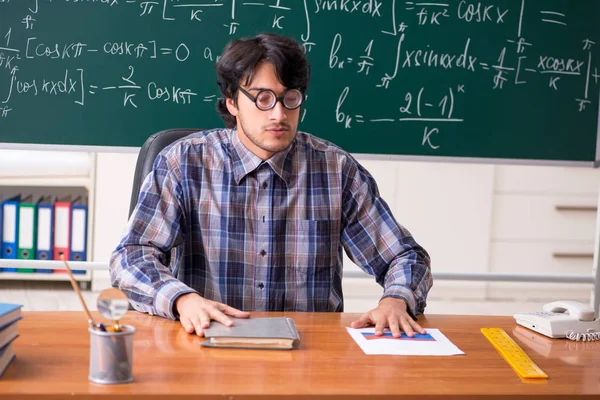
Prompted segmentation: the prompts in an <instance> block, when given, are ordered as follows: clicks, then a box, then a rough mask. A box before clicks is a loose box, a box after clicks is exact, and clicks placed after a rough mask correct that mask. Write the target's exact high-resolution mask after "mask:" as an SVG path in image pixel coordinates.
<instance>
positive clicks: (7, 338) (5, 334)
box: [0, 321, 19, 349]
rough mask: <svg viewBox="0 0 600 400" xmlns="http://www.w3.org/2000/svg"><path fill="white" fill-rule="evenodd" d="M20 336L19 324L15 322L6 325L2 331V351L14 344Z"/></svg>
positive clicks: (0, 340)
mask: <svg viewBox="0 0 600 400" xmlns="http://www.w3.org/2000/svg"><path fill="white" fill-rule="evenodd" d="M18 336H19V329H18V324H17V322H16V321H13V323H11V324H10V325H5V326H3V327H2V330H0V349H1V348H3V347H4V346H6V345H7V344H8V343H10V342H12V341H13V340H15V339H16V338H17V337H18Z"/></svg>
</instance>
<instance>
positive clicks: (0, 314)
mask: <svg viewBox="0 0 600 400" xmlns="http://www.w3.org/2000/svg"><path fill="white" fill-rule="evenodd" d="M21 307H22V305H20V304H8V303H0V377H2V374H4V371H6V368H8V366H9V365H10V363H11V361H12V360H14V358H15V352H14V350H13V341H14V340H15V339H16V338H17V337H18V336H19V329H18V326H17V325H18V322H19V320H20V319H21V318H23V316H22V315H21Z"/></svg>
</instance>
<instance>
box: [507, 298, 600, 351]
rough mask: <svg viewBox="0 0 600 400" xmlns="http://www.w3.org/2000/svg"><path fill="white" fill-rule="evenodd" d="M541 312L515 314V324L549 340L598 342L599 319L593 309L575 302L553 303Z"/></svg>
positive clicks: (599, 334) (599, 336) (545, 306)
mask: <svg viewBox="0 0 600 400" xmlns="http://www.w3.org/2000/svg"><path fill="white" fill-rule="evenodd" d="M542 310H543V311H541V312H533V313H521V314H515V315H514V318H515V321H516V322H517V324H519V325H521V326H524V327H526V328H528V329H531V330H532V331H535V332H538V333H541V334H542V335H545V336H548V337H550V338H553V339H555V338H565V337H566V338H568V339H571V340H577V341H584V342H586V341H595V340H600V319H597V318H594V309H593V308H592V307H590V306H589V305H587V304H583V303H579V302H577V301H554V302H552V303H548V304H545V305H544V306H543V307H542Z"/></svg>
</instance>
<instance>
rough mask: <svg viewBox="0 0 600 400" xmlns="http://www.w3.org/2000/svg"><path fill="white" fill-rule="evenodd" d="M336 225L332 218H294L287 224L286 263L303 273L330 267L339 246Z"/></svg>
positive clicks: (333, 262) (333, 263)
mask: <svg viewBox="0 0 600 400" xmlns="http://www.w3.org/2000/svg"><path fill="white" fill-rule="evenodd" d="M337 225H338V224H337V221H334V220H295V221H293V222H292V223H291V224H288V232H287V235H288V240H286V259H287V260H286V261H287V262H286V264H287V265H290V266H293V267H295V268H296V269H297V270H298V271H299V272H305V273H309V272H310V271H311V270H312V272H313V273H315V272H316V271H314V269H320V268H326V269H331V267H332V266H333V265H335V259H336V257H337V251H338V247H339V236H340V235H339V229H336V226H337ZM321 272H323V271H321Z"/></svg>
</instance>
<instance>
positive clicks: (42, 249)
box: [35, 196, 54, 274]
mask: <svg viewBox="0 0 600 400" xmlns="http://www.w3.org/2000/svg"><path fill="white" fill-rule="evenodd" d="M53 239H54V201H53V200H52V196H46V197H41V198H40V199H39V200H38V203H37V237H36V246H35V247H36V252H35V259H36V260H52V250H53V246H54V242H53ZM35 272H42V273H49V274H51V273H52V272H54V270H52V269H41V268H36V270H35Z"/></svg>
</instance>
